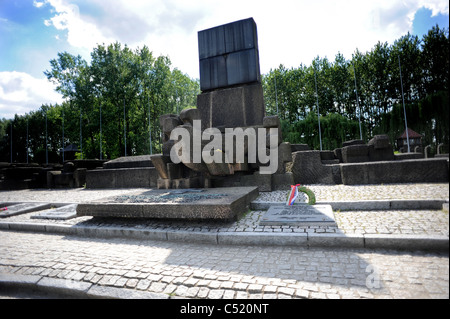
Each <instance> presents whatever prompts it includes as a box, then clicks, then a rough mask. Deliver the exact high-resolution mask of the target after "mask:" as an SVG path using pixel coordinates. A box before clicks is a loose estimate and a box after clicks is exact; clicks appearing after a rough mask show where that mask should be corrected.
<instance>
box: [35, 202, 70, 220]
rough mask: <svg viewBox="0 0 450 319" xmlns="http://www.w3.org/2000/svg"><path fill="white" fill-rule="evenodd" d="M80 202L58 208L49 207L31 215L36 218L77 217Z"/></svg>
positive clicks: (62, 218)
mask: <svg viewBox="0 0 450 319" xmlns="http://www.w3.org/2000/svg"><path fill="white" fill-rule="evenodd" d="M77 206H78V204H69V205H65V206H61V207H58V208H53V209H47V210H44V211H42V212H41V213H39V214H37V215H33V216H31V218H35V219H60V220H66V219H71V218H75V217H77Z"/></svg>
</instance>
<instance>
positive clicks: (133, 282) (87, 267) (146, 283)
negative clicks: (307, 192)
mask: <svg viewBox="0 0 450 319" xmlns="http://www.w3.org/2000/svg"><path fill="white" fill-rule="evenodd" d="M0 252H1V257H0V273H1V274H2V275H0V287H2V286H3V287H5V286H7V285H12V284H18V283H22V284H24V283H27V284H28V285H29V286H30V287H34V288H41V289H47V290H49V291H53V292H56V291H59V292H64V291H67V292H70V293H72V294H74V296H81V297H83V296H85V297H107V296H112V297H125V298H129V297H133V298H139V297H142V298H169V297H182V298H211V299H215V298H227V299H228V298H240V299H241V298H244V299H246V298H257V299H260V298H448V296H449V291H448V287H449V286H448V284H449V283H448V278H449V277H448V276H449V264H448V262H449V261H448V254H443V253H424V252H401V251H388V250H358V249H333V250H331V249H321V248H312V249H306V248H295V247H281V246H278V247H277V246H271V247H255V246H239V245H233V246H230V245H223V246H220V245H208V244H189V243H176V242H161V241H147V240H146V241H137V240H127V239H92V238H90V239H86V238H82V237H74V236H63V235H50V234H33V233H21V232H5V231H0Z"/></svg>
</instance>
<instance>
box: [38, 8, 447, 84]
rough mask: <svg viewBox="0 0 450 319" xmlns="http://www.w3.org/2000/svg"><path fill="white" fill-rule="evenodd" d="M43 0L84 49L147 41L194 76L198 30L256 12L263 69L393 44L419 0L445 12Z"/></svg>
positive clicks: (58, 25)
mask: <svg viewBox="0 0 450 319" xmlns="http://www.w3.org/2000/svg"><path fill="white" fill-rule="evenodd" d="M44 1H45V2H46V3H48V4H50V5H51V6H52V7H53V8H54V16H53V17H52V18H50V19H49V20H47V21H46V22H45V23H46V25H51V26H53V27H55V28H56V29H58V30H61V31H67V41H68V43H69V44H70V45H72V46H73V47H75V48H80V50H84V52H83V53H84V54H83V53H82V54H83V55H84V56H88V54H86V52H90V51H91V50H92V48H93V47H95V46H96V44H97V43H106V44H108V43H112V42H115V41H119V42H121V43H123V44H127V45H128V46H129V47H132V48H134V47H136V46H141V47H142V46H143V45H144V44H145V45H147V46H148V47H149V48H150V50H152V51H153V52H154V54H155V55H160V54H163V55H169V56H170V58H171V61H172V63H173V66H175V67H177V68H179V69H180V70H181V71H183V72H186V73H188V74H189V75H190V76H192V77H198V76H199V75H198V47H197V31H199V30H203V29H206V28H210V27H214V26H217V25H220V24H223V23H228V22H231V21H235V20H239V19H243V18H248V17H253V18H254V19H255V21H256V24H257V26H258V37H259V52H260V64H261V72H263V73H265V72H268V71H269V70H270V68H275V67H277V66H278V65H279V64H280V63H282V64H284V65H285V66H287V67H296V66H298V65H299V64H300V63H304V64H309V63H310V62H311V61H312V59H314V58H315V57H316V56H320V57H324V56H327V57H328V58H329V59H330V60H333V59H334V56H335V55H336V54H337V53H338V52H341V53H342V54H344V56H345V57H346V58H351V54H352V53H354V52H355V50H356V49H357V48H358V49H359V50H360V51H362V52H365V51H368V50H370V49H371V48H372V47H373V46H374V45H375V44H376V43H377V42H378V41H381V42H388V43H392V42H393V41H394V40H395V39H398V38H399V37H400V36H402V35H404V34H406V33H407V32H408V31H410V32H411V31H412V23H413V20H414V15H415V13H416V11H417V10H418V9H420V8H421V7H425V8H428V9H430V10H432V13H433V15H436V14H438V13H444V14H447V15H448V11H449V9H448V7H449V6H448V1H447V0H365V1H360V0H346V1H336V0H319V1H309V0H277V1H276V3H274V2H273V1H266V0H260V1H243V0H227V1H211V0H193V1H185V0H116V1H104V0H90V1H88V2H76V1H72V0H44ZM35 3H39V4H41V2H37V1H35ZM77 3H78V4H79V6H78V5H76V4H77ZM87 3H89V6H90V9H91V10H90V12H87V11H88V10H87V9H86V4H87ZM80 8H81V9H80ZM92 8H95V9H94V10H93V9H92ZM80 10H81V12H80ZM61 38H62V37H61Z"/></svg>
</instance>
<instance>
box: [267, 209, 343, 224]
mask: <svg viewBox="0 0 450 319" xmlns="http://www.w3.org/2000/svg"><path fill="white" fill-rule="evenodd" d="M260 225H262V226H276V225H277V226H278V225H281V226H283V225H286V226H337V225H336V221H335V219H334V214H333V210H332V208H331V205H308V204H298V205H293V206H287V205H280V206H271V207H270V208H269V210H268V211H267V212H266V213H265V214H264V216H263V218H262V219H261V221H260Z"/></svg>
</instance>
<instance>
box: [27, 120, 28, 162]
mask: <svg viewBox="0 0 450 319" xmlns="http://www.w3.org/2000/svg"><path fill="white" fill-rule="evenodd" d="M27 164H28V117H27Z"/></svg>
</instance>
